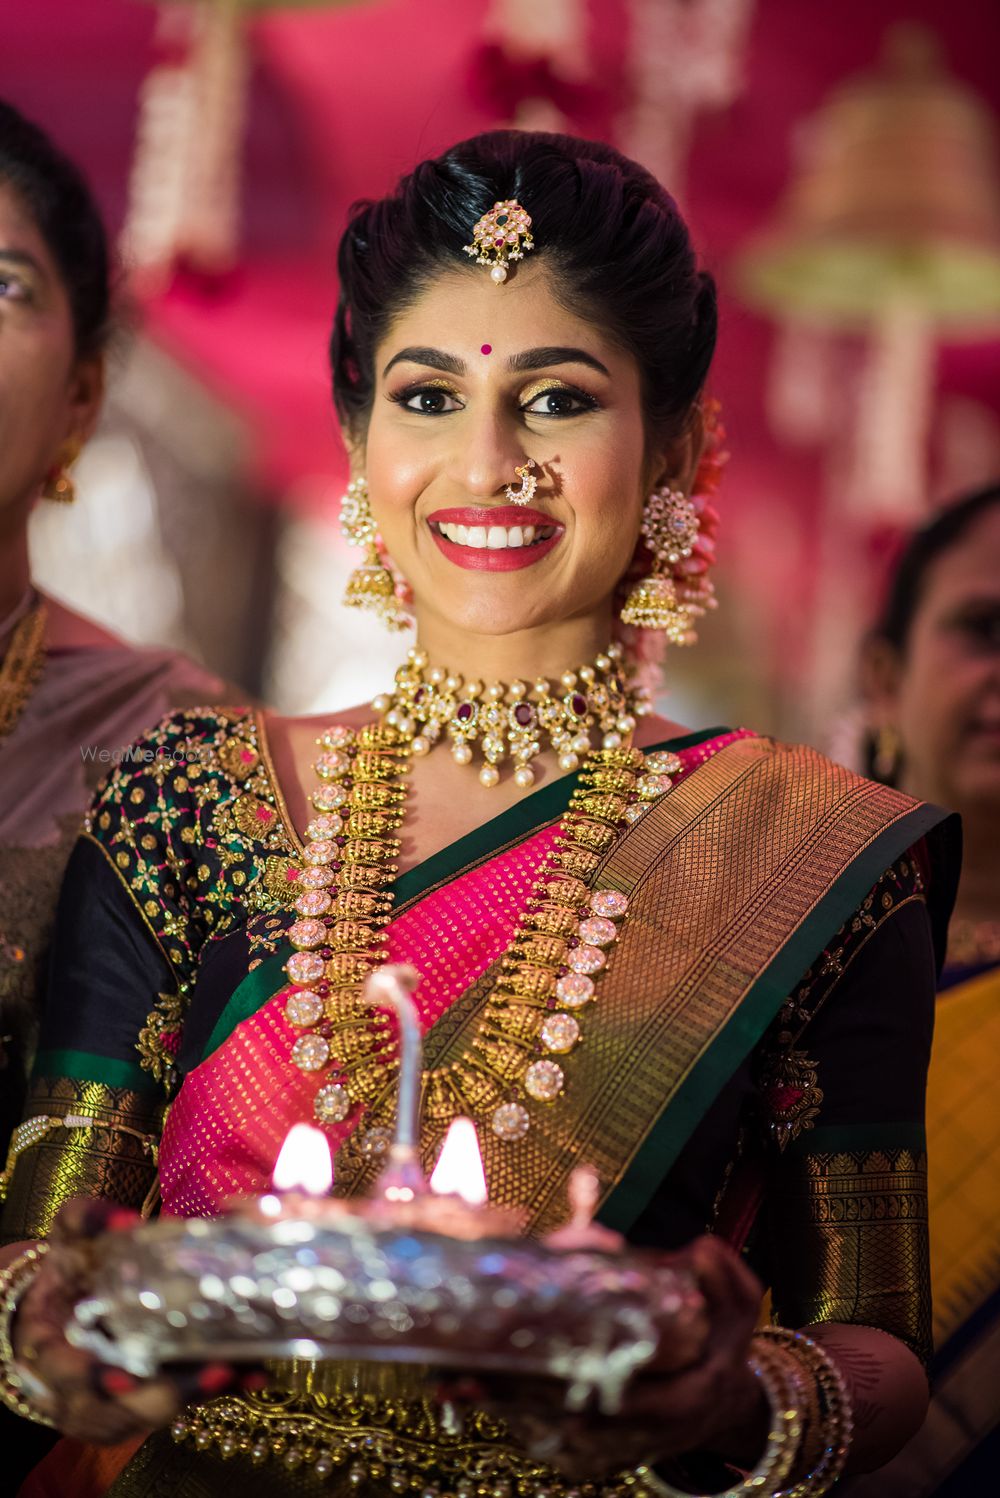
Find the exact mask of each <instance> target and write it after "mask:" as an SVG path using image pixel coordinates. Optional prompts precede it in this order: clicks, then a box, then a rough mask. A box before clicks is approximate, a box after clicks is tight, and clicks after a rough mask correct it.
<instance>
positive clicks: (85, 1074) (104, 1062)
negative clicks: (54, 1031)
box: [31, 1049, 162, 1100]
mask: <svg viewBox="0 0 1000 1498" xmlns="http://www.w3.org/2000/svg"><path fill="white" fill-rule="evenodd" d="M31 1075H32V1077H33V1078H35V1077H68V1078H70V1080H71V1081H74V1082H99V1083H100V1084H101V1085H102V1086H103V1087H128V1088H129V1089H130V1090H131V1091H132V1092H144V1093H148V1094H149V1095H150V1096H151V1097H155V1098H157V1099H158V1100H161V1099H162V1091H161V1089H160V1088H159V1087H158V1086H157V1084H156V1083H155V1082H154V1081H153V1079H152V1078H151V1077H150V1075H149V1073H148V1072H145V1071H143V1069H142V1067H141V1066H139V1064H138V1063H137V1062H135V1061H119V1060H115V1059H114V1058H113V1057H110V1056H101V1055H98V1053H97V1052H96V1051H76V1050H72V1049H63V1050H51V1051H39V1052H38V1054H37V1055H36V1057H35V1064H34V1066H33V1067H32V1071H31Z"/></svg>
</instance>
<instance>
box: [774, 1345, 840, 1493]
mask: <svg viewBox="0 0 1000 1498" xmlns="http://www.w3.org/2000/svg"><path fill="white" fill-rule="evenodd" d="M754 1342H755V1343H756V1344H757V1345H758V1346H760V1347H762V1346H764V1345H766V1344H767V1343H770V1344H771V1345H772V1346H773V1347H774V1348H776V1349H777V1348H780V1349H781V1351H782V1353H783V1354H784V1355H785V1356H786V1357H789V1358H791V1359H792V1360H793V1361H795V1362H797V1363H798V1365H799V1369H800V1374H801V1376H802V1377H804V1378H807V1379H809V1380H811V1381H812V1383H813V1385H814V1388H815V1391H816V1396H817V1404H818V1422H819V1439H820V1445H821V1451H820V1456H819V1458H818V1460H817V1461H816V1464H815V1465H814V1466H813V1468H812V1469H811V1471H809V1472H807V1473H806V1475H805V1476H804V1477H802V1478H801V1479H799V1481H798V1482H795V1483H793V1484H792V1486H791V1487H788V1488H783V1489H781V1491H780V1492H779V1493H776V1494H775V1498H822V1495H823V1494H824V1493H829V1492H830V1490H831V1489H832V1488H833V1487H834V1486H835V1485H836V1483H837V1481H838V1480H839V1478H840V1475H841V1473H842V1472H843V1470H844V1465H845V1463H846V1461H847V1454H848V1452H849V1450H850V1446H851V1436H852V1434H853V1429H854V1421H853V1416H852V1411H851V1400H850V1395H849V1394H848V1391H847V1385H846V1384H845V1382H844V1376H843V1374H842V1373H841V1371H840V1369H839V1368H838V1366H837V1364H836V1362H835V1361H834V1359H833V1358H832V1357H831V1356H830V1354H829V1353H828V1352H827V1351H826V1349H825V1348H823V1347H821V1346H820V1345H819V1343H818V1342H814V1341H813V1340H812V1338H811V1337H807V1336H806V1335H805V1333H804V1332H796V1331H790V1330H788V1328H787V1327H783V1326H770V1327H764V1328H762V1329H761V1330H760V1331H759V1332H757V1333H756V1334H755V1336H754Z"/></svg>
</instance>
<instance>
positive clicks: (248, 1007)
mask: <svg viewBox="0 0 1000 1498" xmlns="http://www.w3.org/2000/svg"><path fill="white" fill-rule="evenodd" d="M731 732H732V730H731V729H729V728H706V729H700V730H698V731H697V732H695V733H686V734H683V735H681V736H680V737H678V738H674V739H664V740H663V741H662V742H661V743H658V744H650V745H648V746H647V747H646V748H645V749H644V751H643V752H644V753H647V754H652V753H654V752H656V751H657V750H663V749H669V750H672V751H673V752H674V753H679V752H681V751H682V750H684V749H694V748H697V746H698V745H699V744H704V743H707V742H708V741H709V740H710V739H716V738H719V737H720V736H721V735H722V734H726V733H731ZM576 779H577V776H576V772H574V773H573V774H571V775H561V776H560V777H559V779H558V780H554V781H553V782H552V783H551V785H544V786H542V787H541V788H540V789H539V790H537V791H533V792H532V794H531V795H530V796H527V797H525V799H524V800H523V801H518V802H516V803H515V804H514V805H513V806H510V807H508V808H507V810H506V811H502V812H500V814H499V816H496V817H491V818H490V820H489V821H488V822H484V823H483V825H482V827H476V828H475V829H474V830H473V831H472V832H468V833H466V834H465V836H464V837H460V838H458V839H457V841H455V842H453V843H449V844H448V846H447V847H446V848H442V849H441V850H440V852H438V853H432V854H431V856H430V858H425V859H424V861H423V863H419V864H417V866H416V868H413V869H409V870H408V871H407V872H406V873H405V874H403V875H401V877H400V878H399V879H397V880H396V883H395V885H394V891H395V896H396V899H395V908H394V910H393V917H394V918H395V917H396V916H398V915H400V914H401V913H402V911H403V909H404V908H405V907H406V906H407V905H410V904H412V903H413V902H414V901H415V900H417V899H420V898H422V897H423V896H424V895H426V894H428V893H430V892H431V891H432V890H433V889H435V888H436V887H438V886H439V885H441V884H445V883H447V882H449V881H450V880H451V879H455V878H457V877H458V875H459V874H464V873H467V872H469V870H471V869H474V868H475V867H476V866H477V865H478V864H480V863H484V862H485V861H486V860H487V859H490V858H495V857H496V856H497V855H498V854H500V853H502V852H505V851H506V849H507V848H508V847H510V846H512V845H513V844H514V843H515V842H517V841H518V840H519V839H520V838H522V837H527V836H529V835H530V834H531V833H533V832H537V831H539V829H540V828H542V827H544V826H545V825H546V823H547V822H552V821H554V820H555V819H556V817H557V816H559V815H560V814H561V813H562V812H564V811H565V810H566V808H567V806H568V805H569V798H570V796H571V794H572V792H573V787H574V786H575V784H576ZM501 827H503V828H504V829H505V835H504V836H503V837H501V838H499V840H498V838H497V831H498V829H499V828H501ZM508 827H509V828H510V831H509V833H507V832H506V829H507V828H508ZM286 961H287V957H286V956H285V955H283V954H282V953H281V952H277V953H275V954H274V955H273V956H271V957H267V958H265V959H264V960H263V961H262V962H261V964H260V966H259V967H256V968H254V970H253V972H252V973H248V974H247V976H246V977H245V978H244V979H243V981H242V982H241V983H240V984H239V986H238V988H236V989H235V990H234V992H233V994H232V995H231V997H230V999H229V1001H228V1003H227V1004H226V1006H225V1008H224V1009H223V1011H222V1013H221V1014H220V1015H219V1018H218V1019H217V1020H216V1022H215V1024H214V1026H213V1027H212V1033H211V1034H210V1035H209V1037H208V1040H207V1041H206V1043H205V1047H204V1049H203V1051H202V1053H201V1058H200V1060H201V1061H207V1060H208V1058H209V1056H211V1055H212V1053H213V1051H216V1050H218V1048H219V1046H220V1045H222V1044H223V1043H224V1042H225V1041H226V1040H227V1039H228V1038H229V1036H230V1035H231V1034H232V1033H233V1031H234V1030H235V1029H236V1028H237V1026H239V1025H241V1024H242V1023H243V1021H244V1020H246V1019H249V1018H250V1016H251V1015H252V1014H256V1012H257V1010H258V1009H260V1007H261V1006H262V1005H263V1004H266V1003H267V1001H268V999H271V998H273V997H274V995H275V993H277V991H278V989H279V988H280V987H281V985H282V983H283V981H284V976H283V975H284V967H285V962H286Z"/></svg>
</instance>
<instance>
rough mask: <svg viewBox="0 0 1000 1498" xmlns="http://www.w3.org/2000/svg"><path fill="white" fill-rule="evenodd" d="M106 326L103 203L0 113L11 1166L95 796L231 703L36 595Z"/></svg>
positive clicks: (4, 1026) (1, 623) (0, 633)
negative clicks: (170, 733)
mask: <svg viewBox="0 0 1000 1498" xmlns="http://www.w3.org/2000/svg"><path fill="white" fill-rule="evenodd" d="M109 329H110V287H109V269H108V249H107V242H106V238H105V232H104V226H103V224H102V223H101V219H100V216H99V214H98V211H97V206H96V204H95V202H94V200H93V197H92V196H91V193H90V190H89V188H88V187H87V185H86V183H85V182H84V180H83V178H82V177H81V175H80V173H79V172H78V170H77V169H76V167H75V166H74V165H73V164H72V163H71V162H70V161H68V160H67V159H66V157H64V156H63V155H62V154H61V153H60V152H59V151H58V150H57V149H56V148H55V146H54V145H53V144H52V142H51V141H50V140H49V139H48V138H47V137H46V136H45V134H44V133H43V132H42V131H41V130H40V129H39V128H38V127H37V126H36V125H33V124H31V123H30V122H29V121H28V120H26V119H24V117H23V116H22V115H21V114H19V112H18V111H17V110H16V109H14V108H13V107H12V106H11V105H9V104H5V103H3V102H2V101H0V1150H2V1151H3V1152H4V1153H6V1147H7V1141H8V1138H9V1135H10V1131H11V1129H12V1127H13V1125H14V1123H15V1122H16V1120H17V1119H18V1118H19V1117H20V1114H21V1110H22V1107H23V1102H24V1086H25V1078H26V1074H27V1069H28V1064H29V1060H30V1053H31V1050H32V1045H33V1034H34V1030H35V1023H36V1017H37V1006H38V990H39V979H40V972H41V967H42V963H43V958H44V954H45V951H46V948H47V945H48V940H49V934H50V930H51V926H52V921H53V918H54V913H55V904H56V895H57V892H58V889H59V882H60V880H61V878H62V874H63V869H64V868H65V865H66V859H67V857H68V855H69V850H70V847H71V845H72V842H73V839H74V838H75V836H76V833H77V830H78V827H79V823H80V820H81V818H82V815H83V811H84V808H85V806H86V803H87V801H88V799H89V797H90V794H91V792H92V791H93V788H94V786H95V785H96V783H97V782H98V780H100V779H101V778H102V777H103V776H105V775H107V774H108V772H109V770H110V769H111V768H112V763H113V761H115V760H116V759H118V758H119V757H120V754H121V751H122V749H123V748H124V746H126V745H128V744H130V743H131V742H132V741H133V740H134V739H135V738H137V737H138V735H139V733H140V732H141V731H142V730H143V729H145V728H149V727H150V726H151V725H152V724H154V723H155V722H156V721H157V720H158V719H159V718H160V717H162V716H163V714H164V713H165V712H167V711H168V710H169V709H170V708H172V707H182V706H185V705H189V704H193V703H195V702H203V701H218V700H219V698H220V696H221V695H222V693H223V687H222V684H221V682H219V681H218V680H217V679H216V678H215V677H213V676H211V675H209V674H208V673H207V672H205V671H203V670H201V669H200V668H199V667H197V666H195V665H193V664H192V663H191V662H190V661H188V660H185V659H184V658H183V657H182V656H179V655H177V654H176V653H175V652H173V651H168V650H137V649H133V648H132V647H131V646H129V645H126V644H125V643H124V642H123V641H121V640H118V639H116V638H115V637H114V636H113V635H111V634H109V633H108V632H107V631H106V630H104V629H102V628H100V627H99V626H98V625H97V624H94V623H93V622H92V621H91V620H89V619H87V618H84V617H83V616H82V615H80V614H77V613H74V612H73V611H72V610H70V609H68V608H66V607H64V606H63V605H62V604H59V603H57V602H55V601H54V600H53V599H50V598H44V597H43V596H42V595H41V594H40V593H39V591H38V589H37V588H36V587H35V586H34V585H33V583H32V579H31V567H30V561H29V556H28V520H29V517H30V515H31V512H32V509H33V508H34V506H35V504H36V503H37V502H38V501H39V499H40V498H42V497H44V498H45V499H46V500H48V501H50V502H56V503H64V504H65V503H69V502H71V501H72V499H73V484H72V480H71V479H70V478H69V476H68V474H67V469H68V468H69V467H70V465H71V464H72V462H73V460H74V459H75V458H76V456H77V455H78V453H79V451H80V449H81V447H82V446H83V444H84V443H85V442H86V440H87V438H88V437H89V436H90V435H91V433H92V431H93V429H94V426H95V424H96V422H97V419H98V416H99V413H100V407H101V399H102V396H103V392H104V369H105V353H106V349H107V343H108V336H109ZM80 560H81V563H82V562H83V561H84V560H85V559H84V558H81V559H80ZM80 1101H81V1102H83V1101H85V1100H84V1099H82V1098H81V1099H80Z"/></svg>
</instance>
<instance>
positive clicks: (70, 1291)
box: [11, 1197, 263, 1445]
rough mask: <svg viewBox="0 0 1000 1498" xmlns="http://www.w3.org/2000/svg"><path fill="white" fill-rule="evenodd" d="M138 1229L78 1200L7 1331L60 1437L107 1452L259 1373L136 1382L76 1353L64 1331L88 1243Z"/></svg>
mask: <svg viewBox="0 0 1000 1498" xmlns="http://www.w3.org/2000/svg"><path fill="white" fill-rule="evenodd" d="M138 1222H139V1218H138V1217H137V1215H136V1214H135V1213H133V1212H128V1211H125V1210H124V1209H123V1208H121V1207H118V1206H115V1205H114V1204H113V1203H108V1202H101V1201H93V1200H89V1199H87V1198H83V1197H80V1198H77V1199H76V1200H75V1201H71V1202H67V1204H66V1205H65V1206H64V1207H63V1208H62V1209H61V1211H60V1212H59V1215H58V1216H57V1218H56V1220H55V1223H54V1224H53V1228H52V1232H51V1234H50V1237H49V1244H50V1247H49V1251H48V1253H47V1254H46V1255H45V1257H44V1258H43V1260H42V1262H41V1266H40V1268H39V1270H38V1272H37V1274H36V1275H35V1277H34V1279H33V1280H32V1282H31V1284H30V1285H29V1287H28V1289H27V1290H26V1291H25V1293H24V1295H23V1297H22V1299H21V1302H20V1305H19V1306H18V1309H17V1313H16V1315H15V1318H14V1324H13V1327H12V1339H11V1340H12V1345H13V1349H14V1358H15V1361H16V1363H17V1364H18V1365H19V1367H21V1368H23V1369H24V1370H25V1372H26V1373H27V1375H28V1377H29V1379H30V1380H31V1386H32V1387H33V1386H34V1383H35V1382H36V1381H38V1382H39V1383H40V1385H41V1386H43V1387H44V1389H45V1390H46V1391H47V1392H46V1394H45V1395H44V1396H43V1395H42V1394H41V1393H40V1392H39V1393H38V1395H37V1396H36V1395H34V1394H32V1396H31V1397H32V1402H33V1403H36V1404H37V1405H38V1407H39V1409H40V1410H42V1411H43V1412H44V1413H45V1414H47V1415H48V1416H49V1418H50V1419H52V1420H53V1421H54V1422H55V1424H56V1425H57V1426H58V1428H59V1429H60V1430H61V1431H62V1433H63V1434H64V1435H70V1436H76V1437H78V1438H79V1439H81V1440H85V1441H93V1442H97V1443H98V1444H101V1445H111V1444H114V1443H115V1442H118V1441H125V1440H128V1439H129V1438H130V1437H132V1436H135V1435H139V1434H144V1433H146V1432H148V1431H150V1430H154V1429H156V1428H158V1427H159V1426H162V1425H168V1424H169V1423H170V1421H171V1420H173V1418H174V1417H175V1415H176V1414H177V1413H178V1412H179V1410H180V1409H181V1408H182V1406H183V1405H184V1404H186V1403H188V1402H190V1401H192V1400H197V1399H211V1398H214V1397H215V1396H216V1395H218V1394H222V1393H225V1392H227V1391H228V1390H230V1389H234V1388H237V1387H243V1388H247V1387H254V1386H259V1384H260V1383H261V1382H262V1381H263V1380H262V1378H261V1376H260V1374H259V1373H258V1372H257V1371H254V1372H253V1373H249V1374H248V1373H247V1372H246V1371H245V1370H241V1371H240V1373H239V1374H238V1373H237V1371H236V1370H235V1369H233V1368H232V1367H231V1366H230V1365H229V1364H223V1363H216V1364H205V1365H201V1366H200V1367H198V1368H190V1369H187V1368H185V1369H177V1370H173V1369H172V1370H171V1376H170V1377H169V1378H168V1377H166V1376H165V1375H163V1376H160V1377H158V1378H154V1379H137V1378H134V1377H133V1376H132V1375H131V1374H129V1373H126V1372H125V1371H124V1369H122V1368H116V1367H112V1366H109V1365H107V1364H104V1363H101V1362H100V1361H99V1360H98V1359H97V1358H96V1357H94V1356H93V1354H92V1353H89V1352H87V1351H85V1350H84V1349H83V1348H80V1347H74V1346H73V1345H72V1344H71V1343H70V1342H68V1341H67V1339H66V1333H65V1327H66V1324H67V1322H68V1321H69V1320H70V1318H71V1316H72V1312H73V1307H74V1305H75V1304H76V1302H77V1301H78V1300H80V1299H81V1298H82V1297H83V1296H84V1295H86V1294H87V1293H88V1291H89V1289H90V1280H91V1272H92V1267H93V1262H94V1261H93V1254H94V1247H95V1245H94V1240H95V1239H96V1238H97V1237H98V1236H99V1235H101V1234H104V1233H109V1232H130V1231H131V1230H132V1229H133V1228H134V1227H135V1226H136V1225H137V1224H138Z"/></svg>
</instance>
